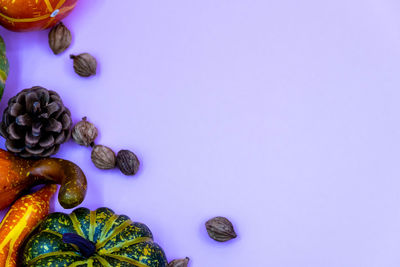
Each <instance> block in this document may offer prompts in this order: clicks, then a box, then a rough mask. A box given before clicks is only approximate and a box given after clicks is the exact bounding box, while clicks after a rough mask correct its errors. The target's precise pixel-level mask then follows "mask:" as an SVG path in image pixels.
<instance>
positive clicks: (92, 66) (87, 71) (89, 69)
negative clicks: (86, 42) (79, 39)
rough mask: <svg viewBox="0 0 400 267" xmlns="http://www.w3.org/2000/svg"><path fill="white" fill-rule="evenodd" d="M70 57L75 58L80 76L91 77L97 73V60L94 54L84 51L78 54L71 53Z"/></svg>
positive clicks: (76, 68)
mask: <svg viewBox="0 0 400 267" xmlns="http://www.w3.org/2000/svg"><path fill="white" fill-rule="evenodd" d="M70 58H71V59H73V60H74V70H75V72H76V73H77V74H78V75H79V76H81V77H89V76H92V75H95V74H96V70H97V61H96V59H95V58H94V57H93V56H92V55H90V54H88V53H82V54H79V55H77V56H74V55H70Z"/></svg>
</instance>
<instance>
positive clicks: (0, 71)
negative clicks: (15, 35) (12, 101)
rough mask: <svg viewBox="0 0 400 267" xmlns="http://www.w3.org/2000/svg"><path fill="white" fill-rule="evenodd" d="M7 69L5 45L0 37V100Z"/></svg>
mask: <svg viewBox="0 0 400 267" xmlns="http://www.w3.org/2000/svg"><path fill="white" fill-rule="evenodd" d="M9 69H10V67H9V65H8V60H7V56H6V45H5V44H4V40H3V38H1V37H0V99H1V97H2V96H3V92H4V87H5V86H6V80H7V77H8V72H9Z"/></svg>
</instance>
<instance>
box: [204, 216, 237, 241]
mask: <svg viewBox="0 0 400 267" xmlns="http://www.w3.org/2000/svg"><path fill="white" fill-rule="evenodd" d="M206 229H207V232H208V235H209V236H210V237H211V238H212V239H214V240H215V241H218V242H226V241H229V240H231V239H233V238H236V237H237V235H236V233H235V230H234V229H233V225H232V223H231V222H230V221H229V220H228V219H227V218H225V217H220V216H218V217H215V218H212V219H210V220H208V221H207V222H206Z"/></svg>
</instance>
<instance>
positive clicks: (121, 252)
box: [20, 208, 167, 267]
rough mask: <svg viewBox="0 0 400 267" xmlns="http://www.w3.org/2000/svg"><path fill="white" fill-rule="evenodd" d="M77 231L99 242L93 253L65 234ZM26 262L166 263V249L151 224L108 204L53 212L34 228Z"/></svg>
mask: <svg viewBox="0 0 400 267" xmlns="http://www.w3.org/2000/svg"><path fill="white" fill-rule="evenodd" d="M66 233H75V234H78V235H80V236H82V237H84V238H85V239H87V240H90V241H92V242H94V243H95V244H96V252H95V254H94V255H93V256H91V257H89V258H85V257H84V256H83V255H82V254H81V253H80V252H79V250H78V249H77V248H76V247H74V246H73V245H70V244H66V243H64V242H63V241H62V235H63V234H66ZM20 253H22V256H21V259H22V264H21V265H22V266H30V267H35V266H71V267H73V266H138V267H145V266H149V267H164V266H167V260H166V257H165V254H164V252H163V250H162V249H161V248H160V247H159V245H158V244H156V243H154V242H153V236H152V233H151V231H150V230H149V228H148V227H147V226H146V225H144V224H142V223H137V222H132V221H131V220H130V219H129V217H127V216H125V215H116V214H114V212H113V211H112V210H110V209H108V208H100V209H97V210H96V211H90V210H88V209H86V208H78V209H76V210H74V211H73V212H72V213H71V214H70V215H67V214H64V213H52V214H50V215H49V216H48V217H47V218H46V219H45V220H44V221H43V222H42V223H41V224H40V225H39V227H38V228H37V229H36V231H34V232H33V233H32V234H31V236H30V238H28V240H27V242H26V243H25V244H24V246H23V248H22V250H21V251H20Z"/></svg>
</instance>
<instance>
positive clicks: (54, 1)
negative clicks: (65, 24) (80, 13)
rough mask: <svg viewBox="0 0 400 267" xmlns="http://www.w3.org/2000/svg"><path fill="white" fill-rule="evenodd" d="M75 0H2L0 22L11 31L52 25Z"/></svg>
mask: <svg viewBox="0 0 400 267" xmlns="http://www.w3.org/2000/svg"><path fill="white" fill-rule="evenodd" d="M76 2H77V0H2V1H1V6H0V24H1V25H2V26H4V27H5V28H7V29H9V30H12V31H18V32H21V31H34V30H42V29H46V28H49V27H52V26H54V25H55V24H56V23H57V22H59V21H60V20H62V19H63V18H65V17H66V16H67V15H68V14H69V13H70V12H71V11H72V9H74V7H75V5H76Z"/></svg>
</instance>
